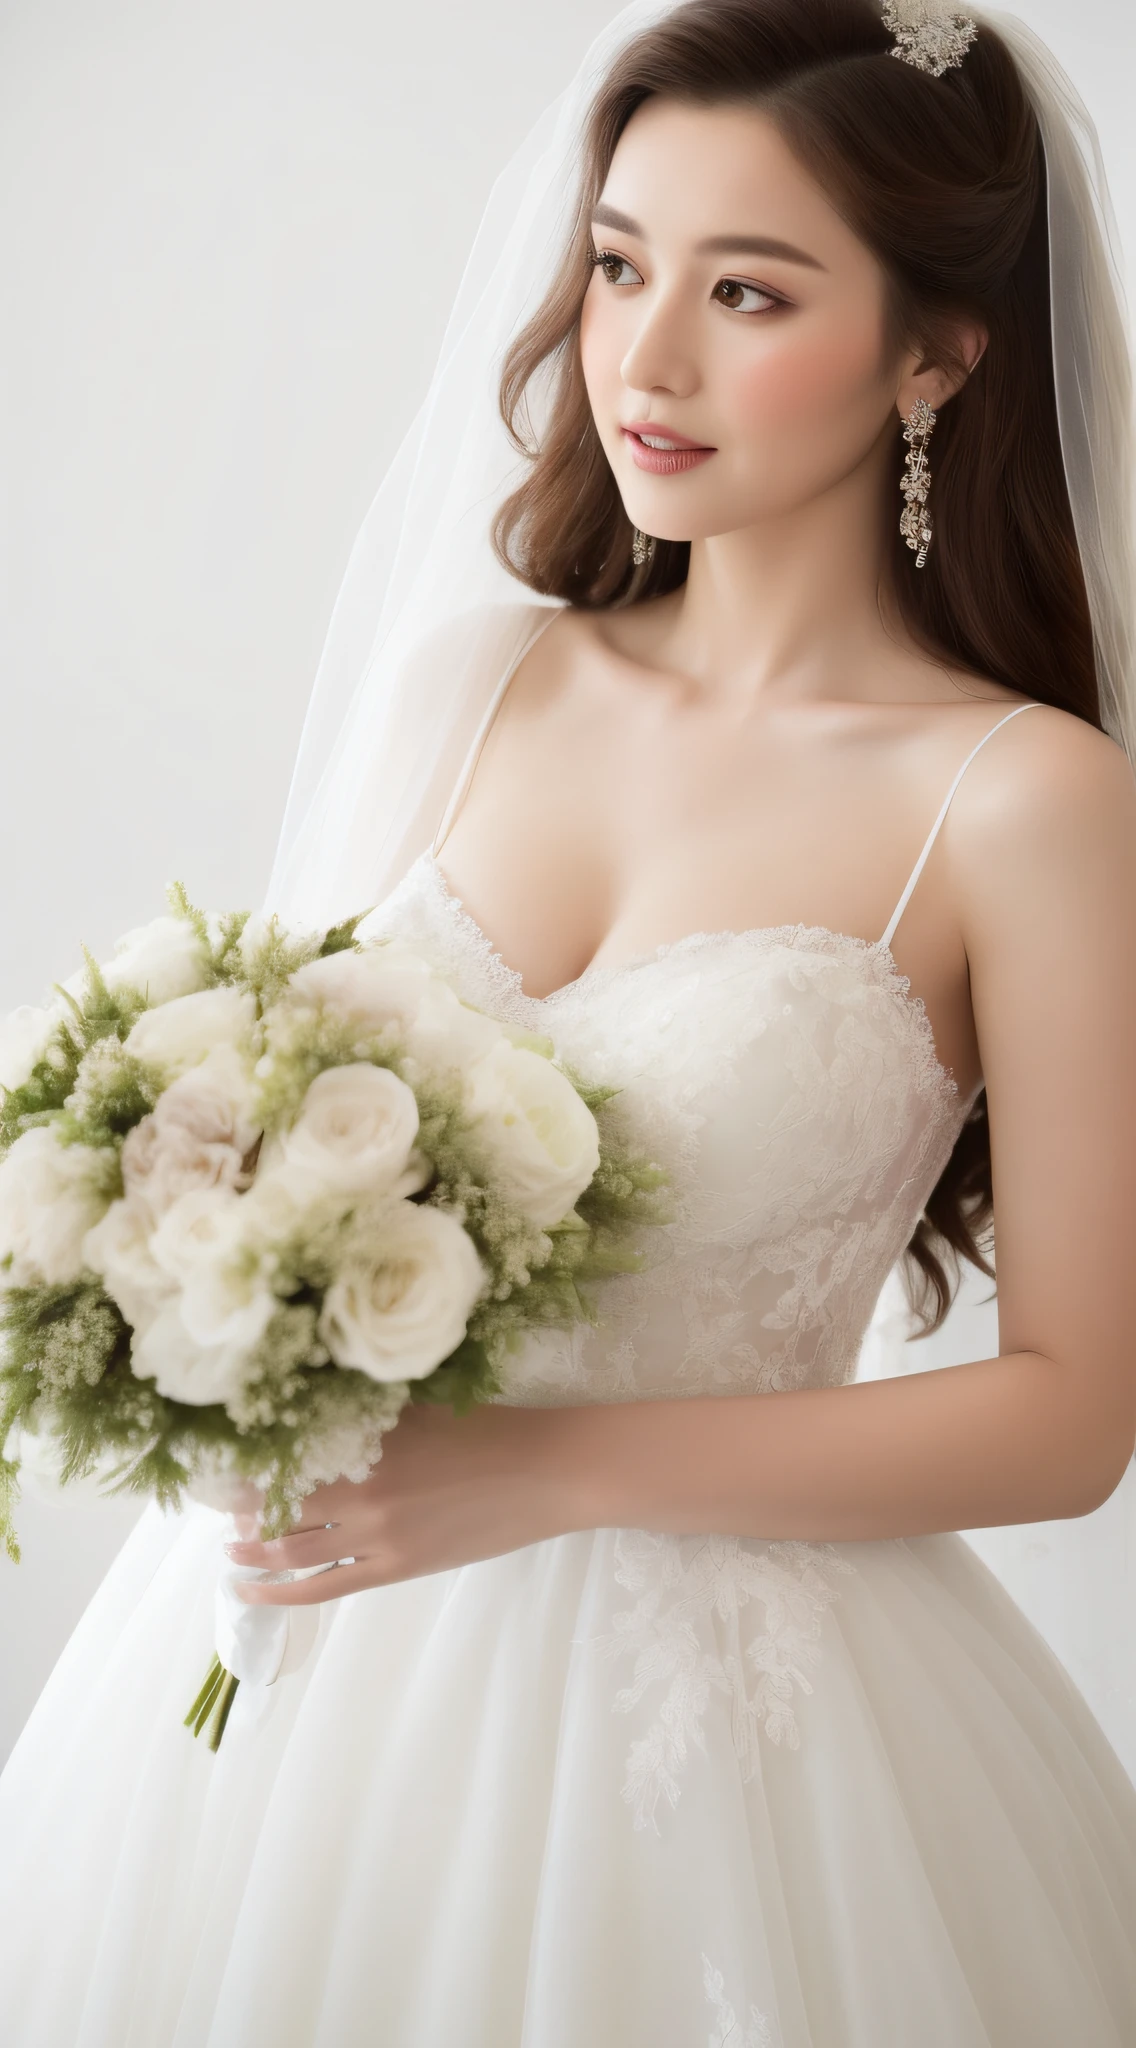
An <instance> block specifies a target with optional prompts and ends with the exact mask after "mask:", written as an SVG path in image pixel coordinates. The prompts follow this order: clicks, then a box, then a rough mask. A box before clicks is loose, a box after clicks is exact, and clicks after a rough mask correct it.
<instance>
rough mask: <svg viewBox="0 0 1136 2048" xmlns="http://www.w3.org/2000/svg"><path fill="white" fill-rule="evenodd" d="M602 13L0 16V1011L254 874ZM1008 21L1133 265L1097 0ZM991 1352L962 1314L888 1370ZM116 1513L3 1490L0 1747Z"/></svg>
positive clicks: (1125, 23)
mask: <svg viewBox="0 0 1136 2048" xmlns="http://www.w3.org/2000/svg"><path fill="white" fill-rule="evenodd" d="M616 11H617V10H616V8H615V7H614V6H613V5H611V4H608V0H570V4H568V0H559V4H555V0H480V4H479V5H477V6H476V7H471V6H469V5H468V0H419V4H417V5H416V6H415V7H413V8H405V7H404V6H402V5H401V4H399V5H396V4H395V0H318V4H317V0H35V4H34V5H29V4H27V0H24V4H23V5H18V4H16V0H5V4H3V5H2V6H0V272H2V274H3V277H4V280H5V286H6V290H5V305H6V317H5V321H4V331H3V333H2V334H0V437H2V438H0V677H2V678H3V682H2V690H3V698H2V725H0V732H2V735H3V742H4V744H3V751H2V754H0V913H2V924H0V932H2V935H3V943H2V944H0V1010H3V1009H7V1008H9V1007H11V1006H12V1005H14V1004H15V1003H17V1002H21V1001H33V1000H38V999H39V998H40V997H41V996H42V994H43V993H44V992H45V990H46V987H47V984H48V983H49V982H50V981H51V980H52V979H54V978H55V977H57V976H61V975H63V974H65V973H69V972H70V971H71V970H72V968H73V967H74V965H75V963H76V958H77V945H78V942H79V940H80V939H82V940H84V941H85V942H86V943H87V944H89V945H90V946H91V947H92V948H93V949H94V950H95V951H96V952H102V951H105V950H108V949H109V947H110V945H111V942H112V940H113V939H114V937H115V936H116V935H117V933H119V932H120V931H122V930H125V929H126V928H127V927H128V926H130V925H132V924H137V923H140V922H142V921H144V920H145V919H147V918H148V917H151V916H153V915H156V914H157V913H158V912H159V911H160V910H161V909H162V908H163V907H164V901H163V889H164V885H165V883H166V881H167V880H168V879H170V878H171V877H173V876H180V877H181V878H182V879H183V880H184V881H185V882H186V884H187V886H188V888H189V890H190V893H191V894H192V895H194V896H195V897H196V898H197V900H199V901H204V902H207V903H209V904H217V905H220V904H225V903H232V904H238V903H255V902H258V901H259V900H260V898H261V896H262V894H263V891H264V888H265V886H266V883H267V879H268V870H269V865H270V862H271V856H272V849H273V844H274V839H275V833H276V829H277V825H278V821H279V817H280V813H281V810H282V808H283V802H284V797H285V793H286V789H287V782H288V776H289V772H290V767H291V761H292V756H293V753H294V750H295V745H296V742H297V739H298V736H299V730H300V724H301V720H302V717H303V711H304V706H305V703H306V699H307V693H308V689H309V685H310V682H311V677H312V675H313V672H314V669H315V665H316V661H317V658H318V655H319V650H320V646H321V643H322V639H323V635H324V631H325V629H326V626H327V622H328V618H329V615H330V611H331V607H332V603H333V601H334V597H335V592H336V589H337V586H338V582H339V578H340V575H341V574H342V571H343V568H344V566H345V564H346V559H347V554H348V551H349V548H350V545H351V541H352V539H353V537H354V534H355V531H356V528H357V526H358V524H359V522H360V520H361V518H362V515H363V512H364V511H365V509H366V506H367V504H368V502H369V500H370V497H371V495H372V494H373V492H374V490H375V488H376V486H377V484H378V482H379V479H380V477H381V475H382V472H383V469H384V467H385V465H386V462H387V460H388V458H389V456H390V455H391V454H392V453H393V451H394V448H395V446H396V444H397V442H398V440H399V438H400V436H401V434H402V431H403V429H404V428H405V427H406V425H407V424H408V423H409V420H410V417H411V415H412V413H413V411H414V408H415V406H416V404H417V402H418V400H419V398H420V396H421V394H422V392H423V390H424V387H425V384H426V382H427V379H428V376H429V372H430V368H431V365H432V359H433V353H434V350H435V348H436V346H437V344H438V342H439V340H440V338H441V332H442V327H443V324H444V321H445V317H446V313H447V310H448V307H449V303H450V300H451V298H452V295H453V291H454V289H455V286H456V284H457V280H458V277H459V274H460V270H461V266H462V263H463V261H464V256H465V253H466V250H467V247H468V244H469V242H470V239H471V237H472V234H473V230H474V228H475V226H476V223H477V219H478V216H479V214H480V210H481V206H482V203H483V200H484V198H485V195H486V193H487V191H488V188H489V185H490V183H491V181H492V178H493V176H494V174H495V172H496V170H497V169H498V168H499V166H500V165H501V163H503V162H504V160H505V159H506V157H507V156H508V155H509V153H510V152H511V150H512V148H513V146H514V144H515V143H516V142H517V141H519V140H520V138H521V136H522V134H523V133H524V131H525V129H526V128H527V127H528V125H529V123H530V121H531V120H532V119H533V118H534V117H535V115H536V114H537V112H539V110H540V108H541V107H542V106H543V105H544V104H545V103H546V101H547V100H548V99H550V98H551V97H552V96H553V95H554V94H555V93H556V92H557V91H559V89H560V87H561V85H562V84H563V83H564V81H565V78H566V77H567V75H568V73H569V71H570V70H571V69H572V68H573V67H574V64H575V62H576V60H577V58H578V57H579V55H580V54H581V52H582V51H583V49H584V48H585V46H586V44H587V43H588V41H589V40H590V38H591V36H592V35H593V34H594V32H595V31H596V29H597V28H599V27H600V26H601V25H602V24H603V23H604V22H605V21H607V20H608V19H609V18H610V17H611V16H612V15H613V14H614V13H615V12H616ZM1016 11H1018V12H1019V13H1021V14H1023V15H1024V16H1025V17H1026V18H1027V19H1028V20H1029V21H1030V22H1032V23H1033V24H1034V25H1035V26H1036V27H1037V28H1038V29H1039V30H1040V31H1041V33H1042V34H1043V35H1045V36H1046V38H1047V40H1049V41H1050V43H1051V44H1052V45H1053V47H1054V48H1055V49H1056V50H1057V52H1058V54H1059V55H1060V56H1061V58H1062V60H1063V61H1064V62H1065V63H1066V65H1067V66H1068V68H1069V70H1070V71H1071V73H1072V74H1073V77H1074V78H1075V80H1076V81H1077V83H1078V84H1079V86H1080V88H1081V90H1082V92H1083V93H1084V95H1085V97H1086V99H1087V100H1088V101H1089V104H1090V106H1091V107H1092V108H1093V110H1094V112H1095V114H1096V117H1097V120H1098V124H1099V127H1100V130H1101V135H1102V139H1103V142H1104V147H1105V153H1106V158H1107V160H1108V163H1109V168H1110V173H1111V177H1112V180H1113V189H1114V196H1115V200H1116V205H1117V211H1118V215H1119V217H1120V223H1121V230H1122V239H1123V241H1124V243H1125V245H1126V247H1127V249H1128V251H1129V268H1130V270H1132V271H1134V272H1136V262H1134V261H1133V256H1132V252H1133V250H1134V249H1136V143H1134V139H1133V130H1132V121H1131V111H1130V101H1131V88H1130V80H1131V74H1132V65H1133V59H1134V58H1136V22H1134V20H1133V18H1132V14H1131V11H1130V5H1129V0H1079V4H1077V5H1076V6H1074V5H1073V4H1072V0H1021V4H1020V5H1019V6H1018V8H1017V10H1016ZM360 423H362V427H361V428H360ZM984 1291H985V1290H984ZM996 1342H997V1336H996V1324H995V1321H994V1316H993V1311H992V1310H989V1309H987V1310H982V1311H979V1312H976V1311H975V1310H974V1309H973V1308H971V1309H966V1308H964V1309H963V1310H962V1311H961V1312H960V1316H959V1317H957V1318H956V1319H955V1321H954V1324H953V1326H952V1325H950V1324H949V1325H948V1327H947V1329H946V1330H945V1331H944V1332H943V1333H942V1334H941V1335H940V1336H939V1337H938V1338H936V1339H935V1340H933V1342H932V1343H931V1344H930V1345H926V1346H923V1347H920V1348H919V1355H918V1358H917V1360H915V1361H913V1362H915V1363H917V1365H918V1366H919V1367H920V1368H921V1367H923V1366H926V1365H930V1364H932V1363H947V1362H949V1361H950V1360H951V1359H952V1358H961V1357H963V1356H980V1355H982V1354H983V1353H984V1352H988V1351H991V1350H993V1349H995V1348H996ZM136 1512H137V1510H136V1509H134V1508H133V1507H132V1506H124V1505H119V1504H116V1503H103V1502H98V1503H95V1504H90V1503H86V1502H83V1503H79V1502H72V1503H70V1504H68V1505H52V1506H48V1505H46V1504H44V1503H41V1502H37V1501H36V1500H34V1499H30V1498H25V1501H24V1502H23V1503H22V1506H21V1510H20V1518H19V1519H20V1528H21V1536H22V1541H23V1546H24V1561H23V1563H22V1564H21V1565H20V1566H18V1567H14V1566H12V1565H10V1564H7V1563H6V1562H4V1561H2V1560H0V1759H2V1758H3V1756H4V1755H5V1754H6V1753H7V1750H8V1748H9V1747H10V1746H11V1742H12V1740H13V1739H14V1737H15V1735H16V1733H17V1731H18V1729H19V1727H20V1725H21V1723H22V1721H23V1719H24V1717H25V1715H26V1713H27V1711H28V1709H29V1708H30V1706H31V1704H32V1701H33V1700H34V1698H35V1695H36V1693H37V1692H38V1690H39V1687H40V1686H41V1685H42V1683H43V1680H44V1679H45V1677H46V1676H47V1672H48V1670H49V1668H50V1665H51V1663H52V1661H53V1660H54V1658H55V1656H56V1655H57V1654H58V1651H59V1649H60V1648H61V1647H62V1644H63V1642H64V1640H65V1638H66V1635H67V1633H68V1632H69V1630H70V1628H71V1627H72V1625H73V1623H74V1621H75V1620H76V1619H77V1618H78V1615H79V1613H80V1611H81V1609H82V1606H83V1604H84V1603H85V1601H86V1599H87V1598H88V1597H89V1594H90V1593H91V1591H93V1589H94V1586H95V1585H96V1584H97V1582H98V1579H99V1578H100V1576H101V1574H102V1572H103V1571H104V1570H105V1568H106V1565H107V1564H108V1563H109V1561H110V1559H111V1557H112V1556H113V1554H114V1552H115V1550H116V1549H117V1547H118V1545H119V1544H120V1543H121V1541H122V1539H123V1537H124V1536H125V1534H126V1531H127V1529H128V1527H129V1526H130V1524H131V1522H132V1521H133V1519H134V1515H135V1513H136Z"/></svg>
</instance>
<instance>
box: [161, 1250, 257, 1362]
mask: <svg viewBox="0 0 1136 2048" xmlns="http://www.w3.org/2000/svg"><path fill="white" fill-rule="evenodd" d="M277 1306H278V1303H277V1298H276V1296H275V1294H274V1293H273V1292H272V1288H271V1285H270V1284H269V1277H268V1270H267V1265H266V1262H265V1260H264V1259H262V1258H256V1257H254V1256H252V1255H251V1254H248V1253H246V1254H244V1255H241V1254H238V1255H236V1256H234V1257H233V1258H229V1259H219V1260H217V1261H216V1262H215V1263H214V1262H211V1261H209V1260H202V1262H201V1264H200V1265H199V1266H198V1267H197V1269H196V1271H195V1272H194V1273H192V1274H191V1275H190V1277H189V1278H188V1279H187V1280H186V1281H185V1283H184V1285H183V1287H182V1296H181V1319H182V1322H183V1323H184V1324H185V1327H186V1329H187V1330H188V1331H189V1334H190V1336H191V1337H192V1338H193V1340H194V1342H195V1343H197V1344H208V1345H220V1346H222V1347H224V1348H226V1349H228V1348H235V1349H237V1350H239V1351H241V1352H242V1353H244V1352H249V1351H251V1350H252V1349H253V1348H254V1346H255V1345H257V1344H259V1342H260V1340H261V1338H262V1337H263V1335H264V1333H265V1331H266V1329H267V1328H268V1325H269V1323H270V1322H271V1321H272V1318H273V1316H274V1315H275V1313H276V1309H277Z"/></svg>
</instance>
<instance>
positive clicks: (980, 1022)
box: [563, 711, 1136, 1540]
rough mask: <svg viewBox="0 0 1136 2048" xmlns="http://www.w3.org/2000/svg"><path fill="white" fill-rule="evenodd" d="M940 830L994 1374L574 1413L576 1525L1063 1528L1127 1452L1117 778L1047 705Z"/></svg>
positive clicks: (1131, 935) (1130, 876)
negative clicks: (960, 942) (956, 941)
mask: <svg viewBox="0 0 1136 2048" xmlns="http://www.w3.org/2000/svg"><path fill="white" fill-rule="evenodd" d="M1025 728H1030V729H1029V730H1026V729H1025ZM1011 752H1012V754H1013V760H1012V762H1011V761H1010V760H1009V756H1010V754H1011ZM979 767H981V768H982V769H983V770H984V772H983V773H981V774H979V773H978V772H977V771H978V769H979ZM948 825H949V826H950V828H951V829H950V831H949V833H948V831H947V830H946V829H944V833H943V835H942V844H943V848H944V853H945V856H946V858H947V860H948V862H949V864H950V885H951V893H952V896H953V900H954V901H955V902H956V903H957V904H958V906H959V913H960V918H961V921H962V927H963V935H964V939H965V943H966V950H967V957H968V959H969V962H970V968H971V991H972V1001H973V1005H974V1014H975V1021H976V1026H977V1031H978V1040H979V1048H980V1052H981V1057H982V1070H983V1073H984V1075H985V1079H986V1088H987V1099H988V1104H989V1112H990V1129H991V1148H992V1158H993V1177H994V1201H995V1227H996V1232H997V1265H998V1315H999V1337H1000V1342H1001V1346H1002V1349H1001V1354H1000V1356H999V1357H997V1358H988V1359H982V1360H980V1361H978V1362H976V1363H974V1364H968V1365H960V1366H956V1367H953V1368H950V1369H949V1370H945V1371H944V1370H937V1371H933V1372H924V1373H915V1374H911V1375H904V1376H903V1377H901V1378H898V1379H892V1380H875V1381H868V1382H858V1383H853V1384H850V1385H848V1386H843V1387H833V1388H810V1389H804V1390H802V1391H800V1392H793V1393H772V1394H762V1395H760V1396H744V1397H740V1398H725V1399H721V1398H718V1397H713V1398H698V1399H692V1400H683V1401H670V1400H668V1401H662V1402H657V1403H655V1402H651V1403H644V1404H639V1403H629V1404H626V1405H623V1406H620V1407H618V1408H597V1409H594V1410H593V1409H574V1410H572V1411H571V1412H570V1413H571V1420H570V1421H568V1419H567V1418H565V1435H564V1445H563V1456H564V1458H565V1461H566V1463H567V1465H568V1467H569V1468H570V1470H571V1472H572V1474H573V1484H574V1485H575V1487H577V1488H578V1489H579V1490H580V1491H581V1493H582V1495H583V1496H584V1498H585V1499H586V1501H587V1508H586V1513H587V1516H588V1518H589V1520H591V1521H592V1522H593V1523H595V1524H598V1525H600V1526H607V1525H613V1526H614V1525H622V1524H638V1525H642V1526H644V1527H650V1528H658V1529H671V1530H676V1531H683V1530H691V1531H696V1530H699V1529H717V1530H729V1531H732V1532H735V1533H737V1534H751V1535H755V1536H767V1537H804V1538H815V1539H818V1540H820V1539H825V1538H828V1539H833V1540H839V1539H842V1538H867V1537H877V1536H903V1535H915V1534H918V1533H921V1532H925V1531H929V1530H938V1529H963V1528H985V1527H992V1526H995V1525H997V1524H1000V1523H1011V1522H1029V1521H1042V1520H1049V1519H1053V1518H1058V1517H1061V1516H1066V1515H1081V1514H1086V1513H1088V1512H1089V1511H1090V1510H1091V1509H1092V1508H1095V1507H1097V1506H1098V1505H1099V1504H1100V1503H1101V1502H1102V1501H1103V1500H1105V1499H1106V1498H1107V1496H1108V1495H1109V1494H1110V1493H1111V1492H1112V1491H1113V1489H1114V1488H1115V1487H1116V1486H1117V1484H1118V1483H1119V1481H1120V1478H1121V1475H1122V1473H1123V1471H1124V1468H1125V1465H1126V1464H1127V1462H1128V1459H1129V1458H1130V1457H1131V1455H1132V1451H1133V1444H1134V1441H1136V1056H1134V1053H1136V1045H1134V1041H1136V781H1134V779H1133V774H1132V769H1131V766H1130V764H1129V762H1128V761H1127V759H1126V757H1125V755H1124V754H1123V752H1122V751H1121V749H1120V748H1119V747H1118V746H1116V745H1115V744H1114V742H1113V741H1111V740H1109V739H1107V738H1105V737H1104V736H1103V735H1101V734H1099V733H1096V732H1094V731H1093V730H1092V728H1091V727H1088V726H1086V725H1085V724H1084V723H1083V722H1082V721H1080V720H1077V719H1075V718H1073V717H1071V716H1068V715H1066V714H1064V713H1062V712H1057V711H1054V712H1052V713H1047V714H1046V715H1045V716H1044V717H1042V718H1040V719H1036V720H1023V721H1022V723H1021V725H1020V726H1019V728H1018V745H1017V747H1016V748H1015V749H1013V750H1011V749H1009V748H1003V749H1002V750H1000V753H999V755H998V759H997V763H996V765H995V763H994V762H993V760H992V761H991V762H989V763H986V762H983V763H976V768H975V771H974V772H973V774H972V776H971V777H968V779H967V781H966V782H964V783H963V785H962V786H961V789H960V793H959V796H958V797H957V798H956V799H955V804H954V806H953V807H952V811H951V813H950V814H949V817H948Z"/></svg>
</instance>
